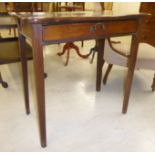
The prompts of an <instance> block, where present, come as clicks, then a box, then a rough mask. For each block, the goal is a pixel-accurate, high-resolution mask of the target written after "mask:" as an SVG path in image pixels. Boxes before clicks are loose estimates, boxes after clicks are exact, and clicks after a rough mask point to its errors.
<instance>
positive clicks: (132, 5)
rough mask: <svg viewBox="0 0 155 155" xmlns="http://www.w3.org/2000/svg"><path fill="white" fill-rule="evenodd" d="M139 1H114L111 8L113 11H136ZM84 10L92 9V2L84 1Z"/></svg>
mask: <svg viewBox="0 0 155 155" xmlns="http://www.w3.org/2000/svg"><path fill="white" fill-rule="evenodd" d="M139 5H140V2H114V3H113V10H114V11H115V12H120V13H121V12H122V13H123V12H138V10H139ZM85 8H86V10H93V8H94V5H93V2H86V3H85Z"/></svg>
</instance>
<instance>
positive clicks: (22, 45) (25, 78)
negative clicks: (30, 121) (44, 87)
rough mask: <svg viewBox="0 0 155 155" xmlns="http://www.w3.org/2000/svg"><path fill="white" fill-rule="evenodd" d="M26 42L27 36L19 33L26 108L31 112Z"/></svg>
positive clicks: (27, 112)
mask: <svg viewBox="0 0 155 155" xmlns="http://www.w3.org/2000/svg"><path fill="white" fill-rule="evenodd" d="M18 29H19V30H20V22H19V21H18ZM25 44H26V41H25V37H24V36H23V35H21V34H20V33H19V51H20V55H21V65H22V78H23V87H24V99H25V108H26V114H29V113H30V106H29V87H28V71H27V57H26V50H25V48H26V46H25Z"/></svg>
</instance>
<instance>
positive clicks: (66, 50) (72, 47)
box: [57, 42, 89, 66]
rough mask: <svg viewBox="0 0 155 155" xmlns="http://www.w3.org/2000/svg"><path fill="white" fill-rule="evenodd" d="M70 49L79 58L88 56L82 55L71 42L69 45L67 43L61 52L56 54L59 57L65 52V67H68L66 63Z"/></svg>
mask: <svg viewBox="0 0 155 155" xmlns="http://www.w3.org/2000/svg"><path fill="white" fill-rule="evenodd" d="M70 49H74V50H75V51H76V53H77V54H78V55H79V56H80V57H81V58H87V57H88V56H89V55H88V54H86V55H82V54H81V53H80V51H79V48H78V47H77V46H76V45H75V44H73V43H72V42H71V43H67V44H65V45H64V47H63V51H62V52H60V53H57V54H58V55H59V56H61V55H63V54H65V52H67V59H66V62H65V66H67V65H68V62H69V54H70Z"/></svg>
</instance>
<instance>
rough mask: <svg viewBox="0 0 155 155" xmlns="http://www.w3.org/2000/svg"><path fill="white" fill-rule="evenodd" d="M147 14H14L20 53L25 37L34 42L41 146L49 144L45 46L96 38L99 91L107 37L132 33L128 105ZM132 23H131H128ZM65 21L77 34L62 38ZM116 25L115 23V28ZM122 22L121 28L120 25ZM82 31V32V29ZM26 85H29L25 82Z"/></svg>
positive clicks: (125, 97)
mask: <svg viewBox="0 0 155 155" xmlns="http://www.w3.org/2000/svg"><path fill="white" fill-rule="evenodd" d="M144 15H146V14H132V15H130V14H129V15H118V14H117V15H115V14H113V13H112V12H109V14H107V13H102V14H95V13H92V12H80V13H76V12H67V13H66V12H65V13H60V12H58V13H24V14H20V13H19V14H15V16H16V17H18V19H19V21H20V22H19V23H18V24H19V33H20V35H19V36H20V42H21V43H20V45H21V46H20V47H21V52H24V49H23V48H22V44H24V41H23V40H24V39H26V38H28V39H30V41H32V47H33V57H34V72H35V79H36V80H35V81H36V87H35V88H36V96H37V105H38V116H39V129H40V140H41V146H42V147H46V145H47V143H46V123H45V122H46V119H45V88H44V87H45V86H44V85H45V84H44V77H43V72H44V65H43V45H48V44H51V43H55V42H56V43H60V42H72V41H76V40H83V39H97V42H98V45H99V52H98V57H97V72H96V90H97V91H100V89H101V79H102V65H103V54H104V40H105V37H111V36H121V35H129V34H131V35H132V36H133V41H132V48H131V57H130V58H129V69H128V74H127V80H126V85H125V96H124V105H128V100H129V95H130V91H131V84H132V78H133V73H134V67H135V61H136V56H137V46H138V41H137V40H138V34H139V31H138V30H139V22H140V20H141V17H143V16H144ZM124 23H125V24H124ZM129 23H130V25H131V26H129ZM65 24H68V25H67V26H68V27H69V29H70V28H72V27H73V30H65V31H66V32H68V31H75V32H77V33H74V35H73V34H69V37H59V33H61V32H62V31H64V29H65V28H64V25H65ZM79 25H80V26H81V28H80V27H79ZM114 25H116V28H115V26H114ZM119 25H120V27H121V28H119ZM61 28H62V30H61ZM28 29H30V30H28ZM79 29H80V30H79ZM54 30H55V31H57V30H59V31H60V32H55V31H54ZM81 30H82V32H80V31H81ZM42 32H43V33H42ZM48 32H49V33H48ZM66 32H65V33H66ZM52 33H53V34H54V33H55V35H53V36H54V37H53V36H52V35H49V34H52ZM79 33H80V35H79ZM60 35H61V34H60ZM23 57H24V56H23ZM22 65H23V68H24V62H22ZM25 83H26V82H25ZM25 87H27V86H26V85H25ZM27 102H28V101H27ZM103 102H104V101H103ZM125 109H126V107H124V110H123V112H124V113H125Z"/></svg>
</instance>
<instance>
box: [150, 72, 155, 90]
mask: <svg viewBox="0 0 155 155" xmlns="http://www.w3.org/2000/svg"><path fill="white" fill-rule="evenodd" d="M151 88H152V91H155V74H154V78H153V82H152V86H151Z"/></svg>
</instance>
